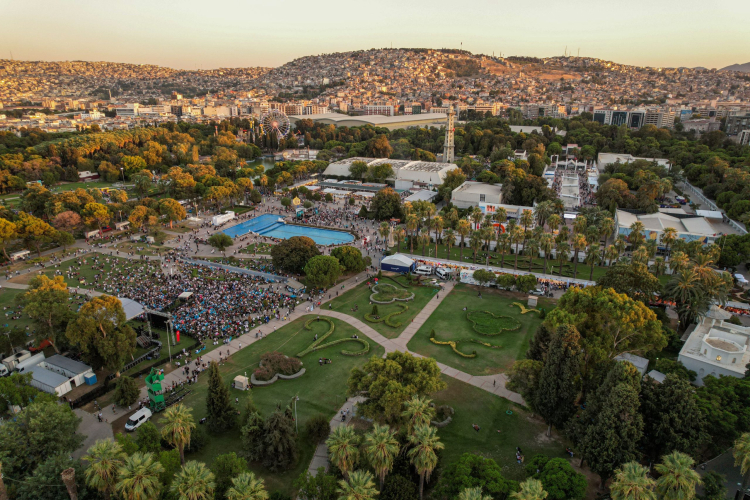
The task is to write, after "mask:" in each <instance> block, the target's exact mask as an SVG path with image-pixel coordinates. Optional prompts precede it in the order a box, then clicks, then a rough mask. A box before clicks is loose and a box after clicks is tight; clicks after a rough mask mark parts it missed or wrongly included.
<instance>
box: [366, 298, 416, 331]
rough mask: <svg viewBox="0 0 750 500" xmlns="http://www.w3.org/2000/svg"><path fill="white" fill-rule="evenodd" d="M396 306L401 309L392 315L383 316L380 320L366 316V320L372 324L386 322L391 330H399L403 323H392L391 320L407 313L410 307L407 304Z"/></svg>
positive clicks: (369, 315)
mask: <svg viewBox="0 0 750 500" xmlns="http://www.w3.org/2000/svg"><path fill="white" fill-rule="evenodd" d="M396 305H397V306H399V307H400V308H401V310H400V311H394V312H392V313H390V314H386V315H385V316H381V317H380V318H374V317H373V316H372V315H371V314H365V319H366V320H367V321H369V322H370V323H382V322H385V324H386V325H388V326H390V327H391V328H398V327H399V326H401V325H402V323H401V322H398V323H397V322H395V321H391V318H393V317H394V316H398V315H399V314H403V313H405V312H406V311H408V310H409V306H407V305H406V304H396Z"/></svg>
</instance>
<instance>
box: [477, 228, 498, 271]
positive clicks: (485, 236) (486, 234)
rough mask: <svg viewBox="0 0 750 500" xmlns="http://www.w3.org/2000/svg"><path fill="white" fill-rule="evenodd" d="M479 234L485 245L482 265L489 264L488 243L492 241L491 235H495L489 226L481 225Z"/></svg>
mask: <svg viewBox="0 0 750 500" xmlns="http://www.w3.org/2000/svg"><path fill="white" fill-rule="evenodd" d="M479 234H480V235H481V236H482V241H484V245H485V246H486V247H487V259H486V261H485V263H484V265H486V266H489V265H490V243H492V237H493V236H495V231H493V230H492V228H491V227H483V228H482V229H480V230H479Z"/></svg>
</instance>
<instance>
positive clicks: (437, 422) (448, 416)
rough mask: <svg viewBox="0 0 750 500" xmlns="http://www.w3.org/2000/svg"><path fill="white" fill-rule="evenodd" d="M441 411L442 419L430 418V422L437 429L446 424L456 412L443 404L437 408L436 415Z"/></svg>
mask: <svg viewBox="0 0 750 500" xmlns="http://www.w3.org/2000/svg"><path fill="white" fill-rule="evenodd" d="M441 412H442V414H443V415H445V419H444V420H431V421H430V424H432V425H434V426H435V427H437V428H438V429H442V428H443V427H445V426H447V425H448V424H450V423H451V422H452V421H453V415H454V414H455V413H456V411H455V410H454V409H453V407H452V406H448V405H443V406H440V407H439V408H438V411H437V414H438V415H437V416H440V413H441Z"/></svg>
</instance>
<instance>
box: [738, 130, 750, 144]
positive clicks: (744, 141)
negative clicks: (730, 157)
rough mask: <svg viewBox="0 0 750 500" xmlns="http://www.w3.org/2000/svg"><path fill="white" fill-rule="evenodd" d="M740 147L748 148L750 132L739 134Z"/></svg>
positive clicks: (744, 131)
mask: <svg viewBox="0 0 750 500" xmlns="http://www.w3.org/2000/svg"><path fill="white" fill-rule="evenodd" d="M740 146H750V130H743V131H742V132H740Z"/></svg>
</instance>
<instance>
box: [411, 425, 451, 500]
mask: <svg viewBox="0 0 750 500" xmlns="http://www.w3.org/2000/svg"><path fill="white" fill-rule="evenodd" d="M409 442H410V443H411V444H412V445H413V447H412V448H411V449H410V450H409V452H408V453H407V456H408V457H409V460H410V461H411V463H412V464H413V465H414V468H415V469H417V473H418V474H419V499H420V500H422V497H423V494H424V481H425V479H427V480H429V479H430V474H432V471H433V470H434V469H435V467H437V463H438V457H437V455H436V454H435V452H436V451H437V450H442V449H443V448H444V447H445V445H444V444H443V443H441V442H440V438H438V436H437V428H436V427H430V426H429V425H420V426H418V427H416V428H415V429H414V434H411V435H410V436H409Z"/></svg>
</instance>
